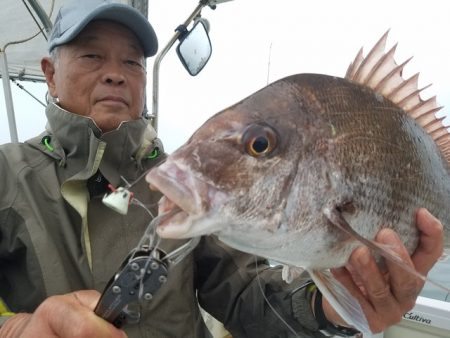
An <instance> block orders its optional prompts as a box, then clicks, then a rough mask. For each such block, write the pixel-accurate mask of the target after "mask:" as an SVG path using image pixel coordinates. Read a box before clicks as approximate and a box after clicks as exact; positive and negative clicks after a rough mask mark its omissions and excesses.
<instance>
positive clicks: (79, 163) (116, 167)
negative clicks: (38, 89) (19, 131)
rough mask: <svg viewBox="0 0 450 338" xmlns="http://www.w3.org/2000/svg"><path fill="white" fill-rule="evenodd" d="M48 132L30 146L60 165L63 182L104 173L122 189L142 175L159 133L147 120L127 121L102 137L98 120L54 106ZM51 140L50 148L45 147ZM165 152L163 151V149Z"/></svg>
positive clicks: (49, 119) (47, 112)
mask: <svg viewBox="0 0 450 338" xmlns="http://www.w3.org/2000/svg"><path fill="white" fill-rule="evenodd" d="M46 115H47V119H48V124H47V127H46V129H47V131H46V132H45V133H43V134H41V135H40V136H38V137H37V138H34V139H32V140H30V141H28V143H29V144H30V145H32V146H34V147H35V148H38V149H40V150H41V151H43V152H44V153H46V154H47V155H49V156H50V157H52V158H54V159H55V160H57V161H58V163H59V165H60V166H61V167H63V168H64V170H61V177H60V178H61V182H65V181H67V180H86V179H87V178H89V177H91V176H92V175H93V174H95V172H96V171H97V170H98V169H100V171H101V172H102V174H103V175H104V176H105V177H106V179H107V180H108V181H109V182H110V183H111V184H113V185H114V186H118V185H119V184H120V183H122V184H123V182H121V179H120V177H121V176H123V177H124V178H125V179H126V180H127V181H133V180H135V179H136V178H138V176H139V174H140V173H142V160H143V155H144V156H145V154H147V153H150V152H151V151H152V150H153V147H154V146H155V143H156V141H158V142H157V143H158V145H159V146H160V147H162V145H160V142H159V140H157V139H156V132H155V131H154V129H153V128H152V127H151V125H150V124H149V123H148V122H147V120H145V119H144V118H140V119H138V120H132V121H125V122H122V123H121V124H120V126H119V127H118V128H117V129H115V130H113V131H110V132H107V133H102V132H101V130H100V128H99V127H98V126H97V125H96V124H95V122H94V120H92V119H91V118H89V117H85V116H80V115H77V114H73V113H71V112H69V111H67V110H64V109H62V108H61V107H59V106H58V105H57V104H55V103H50V104H49V105H48V106H47V109H46ZM45 137H47V138H48V139H47V140H48V141H49V143H50V147H46V146H45V145H44V144H43V141H42V140H43V139H44V138H45ZM160 150H161V151H162V148H161V149H160Z"/></svg>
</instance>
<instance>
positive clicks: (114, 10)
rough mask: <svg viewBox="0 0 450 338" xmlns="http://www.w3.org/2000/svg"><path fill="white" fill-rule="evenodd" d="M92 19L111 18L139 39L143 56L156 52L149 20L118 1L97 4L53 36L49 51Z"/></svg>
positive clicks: (70, 38) (70, 37)
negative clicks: (78, 19) (63, 30)
mask: <svg viewBox="0 0 450 338" xmlns="http://www.w3.org/2000/svg"><path fill="white" fill-rule="evenodd" d="M94 20H111V21H114V22H117V23H120V24H122V25H124V26H125V27H127V28H129V29H130V30H131V31H132V32H133V33H134V34H135V35H136V37H137V38H138V40H139V41H140V43H141V45H142V48H143V50H144V56H146V57H149V56H153V55H155V54H156V52H157V50H158V39H157V37H156V34H155V31H154V30H153V27H152V26H151V24H150V23H149V21H148V20H147V19H146V18H145V17H144V16H143V15H142V14H141V13H139V11H137V10H136V9H134V8H133V7H130V6H127V5H124V4H120V3H108V4H105V5H102V6H99V7H98V8H96V9H95V10H94V11H92V12H91V13H89V15H87V16H85V17H84V18H83V19H82V20H80V21H79V22H78V23H77V24H75V25H73V26H72V27H70V28H69V29H68V30H67V31H65V32H63V33H62V34H61V36H60V37H58V38H54V39H53V40H52V41H51V42H50V44H49V50H50V51H51V50H52V49H53V48H54V47H56V46H59V45H62V44H66V43H68V42H70V41H72V40H73V39H74V38H75V37H76V36H77V35H78V34H79V33H80V32H81V31H82V30H83V29H84V28H85V27H86V26H87V24H88V23H90V22H92V21H94Z"/></svg>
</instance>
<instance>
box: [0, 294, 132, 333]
mask: <svg viewBox="0 0 450 338" xmlns="http://www.w3.org/2000/svg"><path fill="white" fill-rule="evenodd" d="M99 298H100V293H98V292H97V291H93V290H86V291H76V292H73V293H69V294H66V295H61V296H53V297H49V298H47V299H46V300H45V301H44V302H42V304H41V305H40V306H39V307H38V308H37V309H36V311H35V312H34V313H33V314H24V313H20V314H17V315H15V316H13V317H12V318H10V319H8V320H7V321H6V323H5V324H4V325H3V326H2V328H1V329H0V337H1V338H15V337H21V338H29V337H30V338H32V337H33V338H34V337H45V338H56V337H64V338H81V337H95V338H109V337H110V338H126V337H127V335H126V334H125V332H123V331H122V330H118V329H116V328H115V327H114V326H113V325H111V324H110V323H108V322H107V321H105V320H103V319H102V318H100V317H98V316H97V315H96V314H95V313H94V312H93V310H94V308H95V305H96V304H97V302H98V300H99Z"/></svg>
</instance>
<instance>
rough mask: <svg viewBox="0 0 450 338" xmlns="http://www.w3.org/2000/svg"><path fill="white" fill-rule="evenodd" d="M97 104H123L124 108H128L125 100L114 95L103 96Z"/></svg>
mask: <svg viewBox="0 0 450 338" xmlns="http://www.w3.org/2000/svg"><path fill="white" fill-rule="evenodd" d="M98 102H103V103H107V104H108V103H109V104H123V105H125V106H128V102H127V100H125V99H124V98H123V97H121V96H115V95H108V96H104V97H102V98H101V99H100V100H98Z"/></svg>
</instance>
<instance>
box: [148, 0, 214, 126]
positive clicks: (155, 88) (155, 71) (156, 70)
mask: <svg viewBox="0 0 450 338" xmlns="http://www.w3.org/2000/svg"><path fill="white" fill-rule="evenodd" d="M203 7H205V4H204V3H203V1H200V3H199V4H198V6H197V7H196V8H195V10H194V11H193V12H192V14H191V15H190V16H189V18H188V19H187V20H186V21H185V23H184V24H183V25H184V26H185V27H187V26H188V25H189V23H190V22H191V21H192V20H194V18H195V17H196V16H197V15H198V14H199V13H200V12H201V10H202V8H203ZM179 36H180V32H179V31H176V33H175V35H174V36H173V37H172V39H170V41H169V42H168V43H167V45H166V46H165V47H164V49H163V50H162V51H161V52H160V53H159V54H158V55H157V56H156V59H155V63H154V64H153V100H152V114H151V115H150V116H149V117H150V118H151V119H152V125H153V127H154V128H155V130H156V131H157V130H158V97H159V67H160V64H161V60H162V59H163V57H164V56H165V55H166V54H167V52H168V51H169V49H170V48H171V47H172V46H173V44H174V43H175V42H176V41H177V39H178V37H179Z"/></svg>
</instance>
